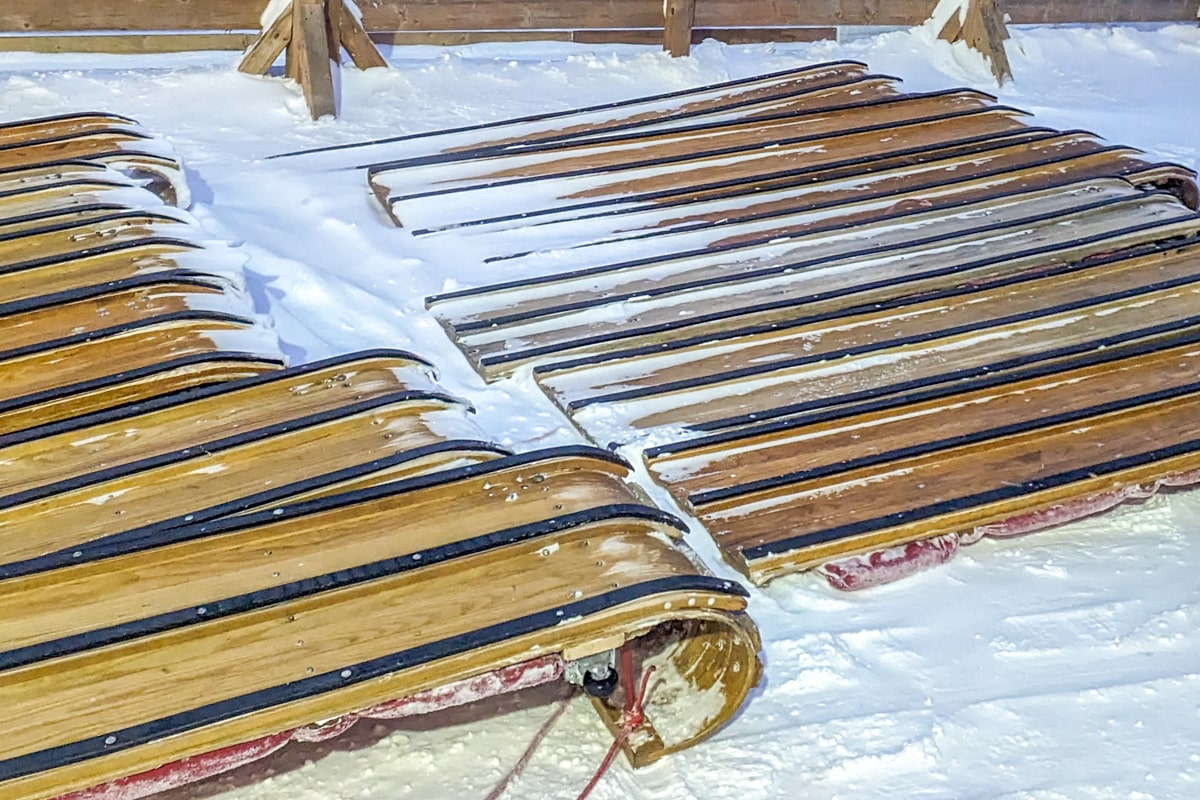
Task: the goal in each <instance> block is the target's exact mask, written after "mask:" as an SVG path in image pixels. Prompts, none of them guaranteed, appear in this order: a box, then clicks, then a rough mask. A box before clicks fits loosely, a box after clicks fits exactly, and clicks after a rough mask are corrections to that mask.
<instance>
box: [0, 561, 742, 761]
mask: <svg viewBox="0 0 1200 800" xmlns="http://www.w3.org/2000/svg"><path fill="white" fill-rule="evenodd" d="M687 591H695V592H709V593H716V594H725V595H731V596H737V597H745V596H747V595H746V592H745V590H744V589H742V587H741V586H739V585H738V584H736V583H734V582H732V581H727V580H721V579H718V578H710V577H707V576H703V575H676V576H671V577H667V578H657V579H654V580H650V581H646V582H644V583H639V584H634V585H632V586H626V587H622V588H620V589H616V590H614V591H611V592H606V593H604V594H602V595H597V596H596V597H591V598H587V599H584V600H578V601H576V602H573V603H567V604H564V605H562V606H558V607H556V608H549V609H546V610H545V611H541V612H537V613H535V614H530V615H528V616H525V617H519V618H517V619H513V620H507V621H505V622H502V623H498V624H496V625H491V626H488V627H485V628H479V629H477V630H475V631H472V632H470V633H467V634H462V635H459V636H453V637H450V638H447V639H442V640H440V641H437V642H430V643H428V644H424V645H420V646H418V647H414V648H411V649H409V650H404V651H400V652H397V653H393V654H392V655H389V656H384V657H381V658H376V659H372V660H370V661H365V662H361V663H359V664H354V665H351V666H348V667H346V668H345V669H341V670H334V671H332V672H327V673H324V674H322V675H315V676H313V677H311V678H305V679H302V680H298V681H293V682H291V683H286V684H283V685H281V686H278V687H275V688H273V689H268V690H263V691H259V692H254V693H252V694H247V695H242V696H240V697H235V698H232V699H230V700H223V701H219V702H216V703H211V704H208V705H205V706H200V707H198V708H195V709H192V710H190V711H185V712H181V713H178V714H173V715H171V716H168V717H163V718H161V719H158V720H155V721H153V722H148V723H144V724H141V725H136V726H132V727H129V728H125V729H123V730H119V731H113V732H112V733H111V734H109V735H107V736H96V737H93V738H91V739H86V740H83V741H79V742H74V743H72V744H68V745H61V746H58V747H53V748H49V749H46V750H41V751H38V752H34V753H30V754H28V755H23V756H16V757H14V758H9V759H5V760H3V761H0V781H9V780H15V779H17V778H21V777H24V776H26V775H32V774H34V773H37V772H44V771H46V770H51V769H55V768H57V767H63V766H67V765H70V764H77V763H80V762H83V761H87V760H89V759H92V758H97V757H99V756H101V755H107V754H109V753H113V752H119V751H122V750H128V749H131V748H134V747H137V746H139V745H143V744H147V743H149V742H153V741H155V740H157V739H163V738H166V737H169V736H177V735H181V734H184V733H187V732H188V731H192V730H195V729H197V728H201V727H204V726H206V725H212V724H214V723H216V722H219V721H221V720H225V719H230V718H233V717H239V716H244V715H247V714H253V713H255V712H258V711H263V710H266V709H268V708H272V707H274V706H280V705H284V704H286V703H290V702H295V701H298V700H302V699H304V698H306V697H311V696H314V695H318V694H322V693H324V692H329V691H332V690H334V689H340V688H342V687H345V686H350V685H354V684H357V683H362V682H364V681H368V680H372V679H375V678H379V677H382V676H384V675H388V674H390V673H394V672H401V671H403V670H406V669H411V668H412V667H415V666H418V665H420V664H425V663H429V662H432V661H436V660H439V659H443V658H449V657H451V656H455V655H459V654H462V653H466V652H469V651H470V650H475V649H480V648H483V647H487V646H489V645H494V644H498V643H500V642H503V641H505V640H506V639H513V638H516V637H518V636H522V635H527V634H532V633H536V632H538V631H542V630H546V629H548V628H552V627H554V626H556V625H559V624H561V623H562V621H563V620H564V619H570V618H573V617H586V616H590V615H593V614H596V613H599V612H601V611H604V610H606V609H608V608H612V607H614V606H618V605H621V604H624V603H630V602H633V601H635V600H639V599H641V598H643V597H649V596H652V595H655V594H664V593H668V592H687Z"/></svg>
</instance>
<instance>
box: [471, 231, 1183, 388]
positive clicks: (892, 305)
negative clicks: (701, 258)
mask: <svg viewBox="0 0 1200 800" xmlns="http://www.w3.org/2000/svg"><path fill="white" fill-rule="evenodd" d="M1122 233H1124V232H1120V231H1119V232H1118V235H1120V234H1122ZM1106 235H1108V234H1106ZM1187 244H1189V245H1194V244H1200V240H1197V239H1196V237H1190V238H1189V239H1188V240H1187ZM1078 246H1079V244H1078V243H1070V244H1068V245H1061V246H1057V247H1056V248H1055V249H1056V250H1066V249H1071V248H1075V247H1078ZM1185 246H1186V245H1184V244H1181V243H1179V242H1171V241H1169V240H1168V241H1158V242H1154V243H1153V244H1152V245H1149V246H1141V247H1131V248H1129V249H1128V250H1121V251H1119V252H1117V253H1113V254H1109V255H1105V256H1102V257H1099V258H1097V257H1085V258H1083V259H1080V260H1077V261H1067V262H1059V263H1057V264H1053V263H1052V264H1051V265H1050V266H1046V267H1033V268H1029V269H1025V270H1021V271H1019V272H1015V273H1011V274H1007V275H999V276H994V277H992V278H987V279H982V280H979V281H978V282H974V281H969V280H966V278H967V277H968V276H967V275H965V274H964V273H969V272H972V271H974V270H976V269H982V268H986V267H988V266H994V265H996V264H1002V263H1005V262H1006V261H1009V260H1013V261H1020V260H1023V259H1026V258H1029V257H1030V255H1033V256H1037V255H1042V253H1040V252H1032V253H1028V252H1027V253H1018V254H1017V255H1015V256H1011V255H1010V256H1003V257H999V258H991V259H983V260H982V261H981V262H980V261H977V262H968V263H967V264H966V265H956V266H951V267H945V268H943V269H940V270H934V271H931V272H927V273H919V274H914V275H910V276H902V277H901V278H900V279H898V280H894V279H885V280H880V281H875V282H873V283H871V284H863V285H861V286H852V285H848V286H846V287H844V288H843V289H839V290H835V291H831V292H820V293H816V294H811V295H803V296H800V297H793V298H787V299H784V300H777V301H775V302H773V303H762V304H757V305H752V306H745V307H743V308H740V309H739V308H735V309H730V310H728V311H722V312H718V313H714V314H698V315H696V316H690V317H686V318H684V319H680V320H674V321H671V322H666V323H660V324H657V325H653V326H645V327H642V328H629V329H627V330H622V331H613V332H610V333H607V334H598V335H595V336H589V337H584V338H582V339H576V340H564V341H563V342H561V343H557V342H556V343H554V344H553V345H548V346H547V347H555V348H559V349H568V348H572V347H578V346H590V345H594V344H605V343H608V342H611V341H618V340H620V339H624V338H628V337H634V336H644V335H647V334H657V333H665V332H668V331H676V330H680V329H687V328H690V327H693V326H696V325H704V324H708V323H710V322H722V321H726V320H736V319H737V318H738V317H741V316H745V315H747V314H757V313H762V312H766V311H778V310H782V309H785V308H796V309H797V310H798V311H799V310H800V309H803V308H805V307H807V306H809V305H811V304H814V303H819V302H823V301H827V300H831V299H836V298H839V297H849V298H853V297H854V295H856V294H859V293H860V292H864V291H870V290H874V289H879V288H888V287H892V286H897V285H899V286H903V285H904V284H906V283H915V282H917V281H920V280H925V279H928V278H936V277H940V276H945V275H959V276H961V277H963V278H964V280H963V281H962V282H960V283H958V284H956V285H954V286H949V287H946V288H944V289H937V290H930V291H924V292H915V293H913V294H906V295H898V296H893V297H890V298H888V299H886V300H876V301H873V302H869V303H860V304H858V305H849V306H845V307H841V308H835V309H830V310H828V311H822V312H818V313H812V314H807V315H798V316H795V317H790V318H788V319H786V320H777V321H774V322H764V323H760V324H756V325H743V326H741V327H731V328H726V329H724V330H721V331H714V332H712V333H709V334H697V335H695V336H689V337H686V338H683V339H675V340H672V341H668V342H659V343H656V344H649V345H641V346H637V347H629V348H625V349H617V350H607V351H605V352H603V353H597V354H594V355H585V356H580V357H578V358H572V359H568V360H564V361H555V362H551V363H549V364H544V365H540V366H538V367H536V368H535V370H534V371H535V373H536V374H538V375H544V374H552V373H554V372H560V371H563V370H569V369H575V368H577V367H587V366H598V365H601V364H611V363H613V362H616V361H622V360H626V359H636V358H642V357H644V356H655V355H661V354H663V353H669V352H673V351H676V350H683V349H687V348H690V347H693V346H697V345H704V344H710V343H713V342H721V341H726V340H729V339H736V338H740V337H743V336H751V335H755V334H760V333H771V332H776V331H786V330H788V329H791V328H797V327H803V326H805V325H810V324H813V323H818V322H828V321H833V320H837V319H843V318H845V319H851V318H852V317H855V316H858V315H862V314H872V313H875V312H879V311H888V310H896V309H902V308H906V307H908V306H911V305H916V304H920V303H926V302H934V301H937V300H947V299H953V298H957V297H965V296H970V295H973V294H981V293H983V292H990V291H995V290H997V289H1002V288H1005V287H1009V286H1016V285H1019V284H1022V283H1028V282H1032V281H1038V280H1044V279H1046V278H1052V277H1056V276H1060V275H1075V274H1078V273H1081V272H1085V271H1088V270H1092V269H1102V268H1104V267H1108V266H1113V265H1115V264H1120V263H1121V262H1124V261H1132V260H1135V259H1138V258H1142V257H1145V256H1147V255H1153V254H1156V253H1161V252H1165V251H1171V250H1179V249H1182V248H1183V247H1185ZM1040 249H1041V248H1039V250H1040ZM1051 252H1053V251H1051ZM895 341H897V342H901V341H904V340H900V339H897V340H895ZM539 349H544V348H539ZM516 352H517V353H520V352H521V351H516ZM838 352H841V351H838ZM499 360H500V359H499V358H498V357H496V356H487V357H485V358H483V359H480V363H481V364H484V365H491V364H492V363H495V362H497V361H499Z"/></svg>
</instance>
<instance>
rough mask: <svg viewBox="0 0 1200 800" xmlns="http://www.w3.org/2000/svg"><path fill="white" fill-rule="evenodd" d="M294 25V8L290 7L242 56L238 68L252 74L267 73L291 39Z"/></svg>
mask: <svg viewBox="0 0 1200 800" xmlns="http://www.w3.org/2000/svg"><path fill="white" fill-rule="evenodd" d="M292 26H293V22H292V9H291V8H290V7H289V8H286V9H284V12H283V13H282V14H280V15H279V16H278V17H276V18H275V21H274V22H273V23H271V27H270V28H267V30H266V31H264V32H263V35H262V36H261V37H259V39H258V40H257V41H256V42H255V43H254V46H253V47H251V48H250V49H249V50H248V51H246V55H244V56H242V60H241V62H240V63H239V64H238V70H239V71H241V72H246V73H249V74H251V75H265V74H266V73H267V70H269V69H270V68H271V65H272V64H274V63H275V59H277V58H279V56H280V54H281V53H283V49H284V48H285V47H287V45H288V42H290V41H291V39H292Z"/></svg>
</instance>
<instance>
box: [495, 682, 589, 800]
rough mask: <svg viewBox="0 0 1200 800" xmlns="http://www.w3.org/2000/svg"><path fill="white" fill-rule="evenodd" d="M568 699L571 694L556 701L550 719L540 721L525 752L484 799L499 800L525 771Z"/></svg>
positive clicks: (565, 708) (565, 706)
mask: <svg viewBox="0 0 1200 800" xmlns="http://www.w3.org/2000/svg"><path fill="white" fill-rule="evenodd" d="M570 699H571V695H567V696H566V697H564V698H563V699H562V700H559V701H558V708H556V709H554V713H553V714H551V715H550V719H548V720H546V721H545V722H543V723H542V727H541V728H539V729H538V732H537V735H535V736H534V737H533V741H532V742H530V743H529V747H527V748H525V753H524V754H523V755H522V756H521V758H520V760H519V761H517V763H516V764H514V765H513V768H512V769H510V770H509V771H508V774H507V775H505V776H504V777H503V778H502V779H501V780H500V782H499V783H498V784H496V788H494V789H492V791H491V792H490V793H489V794H488V796H487V797H486V798H484V800H500V797H501V796H503V795H504V793H505V792H506V791H508V787H509V786H511V785H512V782H513V781H515V780H516V779H517V776H519V775H520V774H521V773H522V772H524V771H525V767H526V765H527V764H529V759H530V758H532V757H533V753H534V751H535V750H537V749H538V747H539V746H540V745H541V743H542V740H544V739H545V738H546V734H548V733H550V729H551V728H552V727H554V723H556V722H558V718H559V717H561V716H562V715H563V712H564V711H566V710H567V702H568V701H569V700H570Z"/></svg>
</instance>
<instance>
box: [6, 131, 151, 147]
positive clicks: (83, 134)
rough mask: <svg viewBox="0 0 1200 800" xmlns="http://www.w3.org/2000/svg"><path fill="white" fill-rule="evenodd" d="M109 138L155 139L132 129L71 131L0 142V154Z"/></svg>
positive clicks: (143, 132)
mask: <svg viewBox="0 0 1200 800" xmlns="http://www.w3.org/2000/svg"><path fill="white" fill-rule="evenodd" d="M109 136H127V137H129V138H130V139H141V140H143V141H145V140H147V139H153V138H154V137H153V136H151V135H150V134H148V133H146V132H145V131H140V130H134V129H130V128H98V129H91V130H80V131H69V132H67V133H60V134H57V135H54V136H43V137H42V138H40V139H22V140H20V141H17V142H0V152H4V151H11V150H23V149H25V148H28V147H40V146H43V145H48V144H60V143H62V142H73V141H79V140H81V139H103V138H107V137H109Z"/></svg>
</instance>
